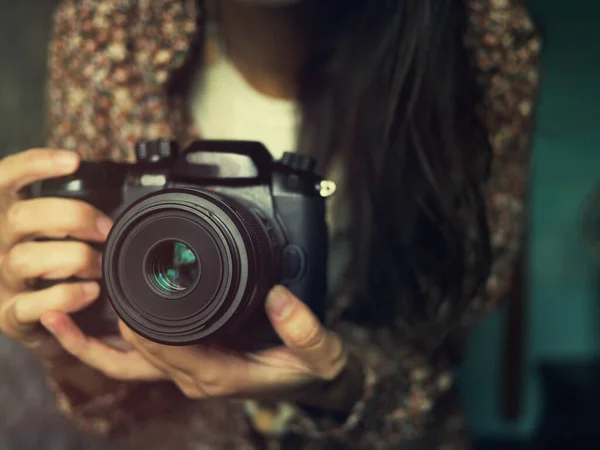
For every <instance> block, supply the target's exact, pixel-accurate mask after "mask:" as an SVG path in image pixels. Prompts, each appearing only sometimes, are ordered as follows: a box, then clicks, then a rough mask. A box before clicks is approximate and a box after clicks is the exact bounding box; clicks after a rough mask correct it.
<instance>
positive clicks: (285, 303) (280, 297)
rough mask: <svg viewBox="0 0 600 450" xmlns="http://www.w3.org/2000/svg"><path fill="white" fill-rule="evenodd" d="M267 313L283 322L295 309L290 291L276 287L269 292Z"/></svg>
mask: <svg viewBox="0 0 600 450" xmlns="http://www.w3.org/2000/svg"><path fill="white" fill-rule="evenodd" d="M265 306H266V309H267V313H268V314H269V315H270V316H271V317H273V318H274V319H277V320H283V319H285V318H286V317H288V316H289V315H290V313H291V312H292V309H294V298H293V297H292V296H291V294H290V293H289V291H288V290H287V289H285V288H283V287H281V286H275V287H274V288H273V289H271V292H269V295H268V296H267V301H266V305H265Z"/></svg>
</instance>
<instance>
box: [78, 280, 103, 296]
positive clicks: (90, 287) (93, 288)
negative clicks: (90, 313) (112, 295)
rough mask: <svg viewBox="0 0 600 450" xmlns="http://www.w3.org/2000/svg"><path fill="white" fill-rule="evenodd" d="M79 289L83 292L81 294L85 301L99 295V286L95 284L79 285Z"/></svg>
mask: <svg viewBox="0 0 600 450" xmlns="http://www.w3.org/2000/svg"><path fill="white" fill-rule="evenodd" d="M81 289H82V290H83V294H84V295H85V298H87V299H94V298H96V297H98V294H100V286H98V283H95V282H91V283H83V284H82V285H81Z"/></svg>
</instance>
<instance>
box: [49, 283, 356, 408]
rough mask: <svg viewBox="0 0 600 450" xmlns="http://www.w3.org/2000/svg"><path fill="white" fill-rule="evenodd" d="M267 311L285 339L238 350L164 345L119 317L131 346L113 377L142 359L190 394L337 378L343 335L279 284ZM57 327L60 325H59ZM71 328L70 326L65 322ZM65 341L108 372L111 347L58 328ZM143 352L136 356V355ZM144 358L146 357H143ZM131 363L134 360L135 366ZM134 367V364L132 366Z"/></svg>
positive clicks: (280, 388)
mask: <svg viewBox="0 0 600 450" xmlns="http://www.w3.org/2000/svg"><path fill="white" fill-rule="evenodd" d="M266 311H267V316H268V317H269V319H270V322H271V324H272V326H273V327H274V329H275V331H276V332H277V334H278V335H279V337H280V338H281V340H282V341H283V342H284V344H285V345H283V346H279V347H276V348H272V349H269V350H265V351H262V352H259V353H252V354H245V353H244V354H242V353H234V352H231V351H228V350H226V349H221V348H215V347H213V346H206V345H201V344H200V345H193V346H184V347H174V346H164V345H160V344H157V343H154V342H151V341H148V340H146V339H144V338H142V337H141V336H139V335H138V334H136V333H134V332H133V331H132V330H130V329H129V328H128V327H127V326H125V325H124V324H123V323H121V324H120V325H121V326H120V328H121V333H122V335H123V338H124V339H125V341H127V342H128V343H129V344H130V345H131V346H132V347H133V351H128V352H123V353H122V354H121V355H120V356H119V364H118V367H112V369H111V370H110V373H111V376H112V377H113V378H123V379H130V378H131V376H130V374H131V373H137V374H139V373H140V370H142V368H141V367H140V365H141V364H145V365H146V366H147V367H146V368H145V370H147V371H148V372H149V373H155V372H156V369H157V368H158V369H159V370H160V371H161V372H162V373H163V374H164V376H165V378H167V379H171V380H172V381H173V382H175V383H176V384H177V386H178V387H179V388H180V389H181V390H182V391H183V393H184V394H185V395H186V396H187V397H190V398H194V399H200V398H206V397H243V398H257V399H262V398H277V399H278V400H290V401H292V400H294V399H296V398H298V397H299V396H301V395H302V393H303V391H304V390H305V389H306V388H309V389H310V388H311V387H316V388H317V392H318V388H319V385H323V384H325V383H327V382H328V381H330V380H333V379H335V378H336V377H337V376H338V375H339V374H340V373H341V372H342V371H343V370H344V368H345V367H346V364H347V361H348V358H347V354H346V351H345V348H344V345H343V342H342V340H341V338H340V337H339V336H338V335H337V334H335V333H332V332H330V331H328V330H326V329H325V328H324V327H323V325H322V324H321V323H320V322H319V320H318V319H317V318H316V317H315V315H314V314H313V313H312V312H311V311H310V309H309V308H308V307H307V306H306V305H305V304H304V303H303V302H301V301H300V300H299V299H298V298H296V297H295V296H294V295H293V294H292V293H291V292H290V291H289V290H287V289H286V288H284V287H281V286H277V287H275V288H273V290H272V291H271V292H270V294H269V296H268V299H267V302H266ZM59 328H60V327H59ZM66 328H71V327H66ZM56 336H57V338H58V339H59V340H60V341H61V343H62V344H63V346H64V347H65V348H66V349H67V350H69V351H70V352H71V353H73V354H74V355H75V356H77V357H78V358H79V359H81V360H82V361H83V362H84V363H86V364H88V365H90V366H92V367H95V368H97V369H98V370H101V371H103V372H105V373H106V372H107V371H106V370H105V367H104V366H106V365H107V364H111V362H110V360H109V359H107V358H111V354H109V353H105V351H107V352H110V353H112V356H114V352H115V350H114V349H108V347H106V348H105V346H104V345H103V344H98V343H94V345H91V346H90V345H89V344H90V342H87V345H88V347H87V348H86V347H85V345H86V342H78V339H76V338H74V337H73V336H74V335H73V334H72V333H66V336H62V337H61V335H60V333H57V334H56ZM140 355H141V356H143V358H139V356H140ZM143 360H145V361H143ZM134 365H135V366H134ZM134 367H135V368H134Z"/></svg>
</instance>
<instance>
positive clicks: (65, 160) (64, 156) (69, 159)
mask: <svg viewBox="0 0 600 450" xmlns="http://www.w3.org/2000/svg"><path fill="white" fill-rule="evenodd" d="M54 161H56V163H57V164H58V165H59V166H60V167H61V169H72V168H74V167H75V165H76V164H77V162H78V161H79V156H78V155H77V154H76V153H74V152H62V151H61V152H57V153H56V155H54Z"/></svg>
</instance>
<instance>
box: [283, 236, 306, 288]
mask: <svg viewBox="0 0 600 450" xmlns="http://www.w3.org/2000/svg"><path fill="white" fill-rule="evenodd" d="M305 270H306V256H305V254H304V251H303V250H302V249H301V248H300V247H298V246H297V245H288V246H286V247H285V248H284V249H283V270H282V278H283V281H284V282H292V281H296V280H298V279H300V278H301V277H302V276H303V275H304V272H305Z"/></svg>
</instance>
